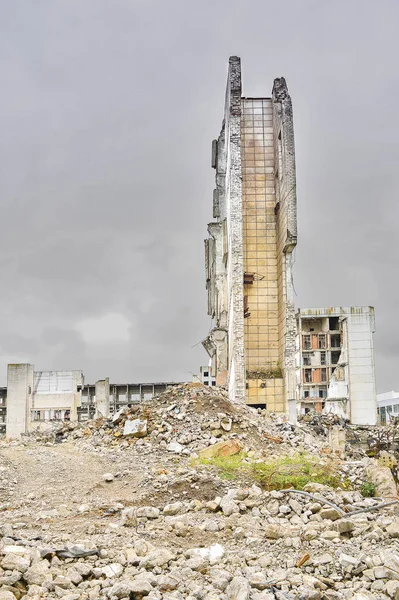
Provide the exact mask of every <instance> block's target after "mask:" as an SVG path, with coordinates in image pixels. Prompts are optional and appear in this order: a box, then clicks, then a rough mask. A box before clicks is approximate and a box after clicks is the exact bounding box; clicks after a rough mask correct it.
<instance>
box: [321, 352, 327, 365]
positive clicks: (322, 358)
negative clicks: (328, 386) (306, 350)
mask: <svg viewBox="0 0 399 600" xmlns="http://www.w3.org/2000/svg"><path fill="white" fill-rule="evenodd" d="M320 364H321V365H325V364H326V353H325V352H320Z"/></svg>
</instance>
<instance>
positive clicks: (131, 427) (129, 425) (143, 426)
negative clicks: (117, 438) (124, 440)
mask: <svg viewBox="0 0 399 600" xmlns="http://www.w3.org/2000/svg"><path fill="white" fill-rule="evenodd" d="M123 435H124V436H125V437H126V436H130V437H136V438H142V437H145V436H146V435H147V421H142V420H141V419H133V420H132V421H130V420H127V421H125V426H124V428H123Z"/></svg>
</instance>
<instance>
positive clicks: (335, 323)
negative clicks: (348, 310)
mask: <svg viewBox="0 0 399 600" xmlns="http://www.w3.org/2000/svg"><path fill="white" fill-rule="evenodd" d="M328 327H329V329H330V331H338V329H339V317H329V319H328Z"/></svg>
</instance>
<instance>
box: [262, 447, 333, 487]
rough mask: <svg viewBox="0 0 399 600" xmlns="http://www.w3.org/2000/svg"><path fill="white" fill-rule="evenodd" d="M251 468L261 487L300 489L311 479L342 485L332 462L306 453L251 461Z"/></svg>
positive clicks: (330, 484)
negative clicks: (265, 460)
mask: <svg viewBox="0 0 399 600" xmlns="http://www.w3.org/2000/svg"><path fill="white" fill-rule="evenodd" d="M251 470H252V472H253V475H254V477H255V479H256V480H257V481H258V482H259V483H260V484H261V485H262V487H265V488H267V489H269V490H281V489H283V488H289V487H293V488H295V489H298V490H301V489H303V488H304V487H305V485H306V484H307V483H309V482H311V481H312V482H314V483H321V484H322V485H328V486H330V487H334V488H335V487H338V486H339V485H342V482H341V481H340V479H339V477H338V475H337V472H336V468H335V465H334V464H333V463H325V462H320V461H319V460H318V459H317V458H314V457H312V456H309V455H307V454H299V453H298V454H295V455H294V456H292V457H289V456H284V457H283V458H279V459H276V460H274V461H271V462H260V463H253V464H252V465H251Z"/></svg>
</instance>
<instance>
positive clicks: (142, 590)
mask: <svg viewBox="0 0 399 600" xmlns="http://www.w3.org/2000/svg"><path fill="white" fill-rule="evenodd" d="M152 589H153V586H152V585H151V583H150V582H149V580H148V579H147V577H145V575H142V574H140V575H138V576H137V577H135V578H134V579H133V580H132V581H131V582H130V592H131V593H133V598H135V597H136V596H135V594H137V595H139V596H140V597H141V596H147V595H148V594H149V593H150V592H151V590H152Z"/></svg>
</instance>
